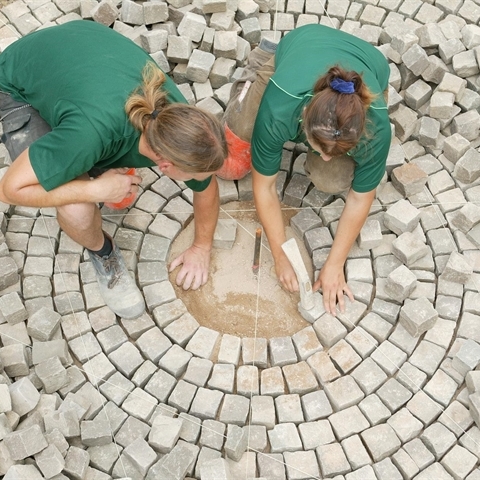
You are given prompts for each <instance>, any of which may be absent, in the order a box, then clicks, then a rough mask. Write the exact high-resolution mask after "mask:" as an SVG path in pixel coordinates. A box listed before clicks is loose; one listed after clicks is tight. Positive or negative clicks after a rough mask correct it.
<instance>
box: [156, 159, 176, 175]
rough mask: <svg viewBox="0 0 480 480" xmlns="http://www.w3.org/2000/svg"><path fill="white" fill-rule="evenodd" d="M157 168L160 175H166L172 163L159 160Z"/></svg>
mask: <svg viewBox="0 0 480 480" xmlns="http://www.w3.org/2000/svg"><path fill="white" fill-rule="evenodd" d="M157 165H158V168H160V171H161V172H162V173H167V172H168V170H169V169H170V167H171V166H172V165H173V164H172V162H169V161H168V160H160V161H159V162H158V163H157Z"/></svg>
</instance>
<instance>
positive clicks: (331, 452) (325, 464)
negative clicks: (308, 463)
mask: <svg viewBox="0 0 480 480" xmlns="http://www.w3.org/2000/svg"><path fill="white" fill-rule="evenodd" d="M316 454H317V458H318V463H319V465H320V470H321V472H322V474H323V475H324V477H333V476H336V475H342V474H345V473H348V472H350V471H351V466H350V463H349V462H348V459H347V457H346V455H345V452H344V451H343V449H342V447H341V445H340V444H338V443H332V444H328V445H320V446H319V447H317V449H316ZM340 478H341V477H340Z"/></svg>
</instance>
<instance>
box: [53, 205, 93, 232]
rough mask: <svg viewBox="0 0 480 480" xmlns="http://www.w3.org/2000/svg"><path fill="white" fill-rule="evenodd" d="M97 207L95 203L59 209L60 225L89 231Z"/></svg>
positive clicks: (58, 218) (60, 207) (63, 206)
mask: <svg viewBox="0 0 480 480" xmlns="http://www.w3.org/2000/svg"><path fill="white" fill-rule="evenodd" d="M97 208H98V207H97V206H96V205H95V204H94V203H72V204H69V205H62V206H59V207H57V220H58V222H59V224H60V225H62V224H68V225H69V226H70V227H72V228H75V229H77V230H87V229H88V228H90V226H91V224H92V220H93V217H94V215H95V211H96V210H97Z"/></svg>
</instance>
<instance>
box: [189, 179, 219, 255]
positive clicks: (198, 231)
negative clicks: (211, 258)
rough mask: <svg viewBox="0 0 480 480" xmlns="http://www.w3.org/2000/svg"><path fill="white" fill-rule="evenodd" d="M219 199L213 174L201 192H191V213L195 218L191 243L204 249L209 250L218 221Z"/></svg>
mask: <svg viewBox="0 0 480 480" xmlns="http://www.w3.org/2000/svg"><path fill="white" fill-rule="evenodd" d="M219 208H220V199H219V195H218V183H217V179H216V177H215V176H213V178H212V180H211V181H210V185H209V186H208V187H207V188H206V189H205V190H204V191H203V192H194V194H193V213H194V218H195V238H194V240H193V244H194V245H195V246H197V247H199V248H203V249H205V250H211V248H212V244H213V235H214V233H215V228H216V226H217V221H218V211H219Z"/></svg>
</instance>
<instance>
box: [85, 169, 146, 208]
mask: <svg viewBox="0 0 480 480" xmlns="http://www.w3.org/2000/svg"><path fill="white" fill-rule="evenodd" d="M127 170H128V168H113V169H111V170H107V171H106V172H105V173H102V175H100V176H99V177H97V178H96V179H95V180H93V182H92V183H91V185H92V186H93V187H94V189H95V196H96V197H98V198H97V200H96V202H109V203H118V202H121V201H122V200H123V199H124V198H125V197H128V196H129V195H131V194H132V193H137V191H138V185H139V184H140V182H141V181H142V177H140V176H139V175H125V173H126V172H127Z"/></svg>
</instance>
